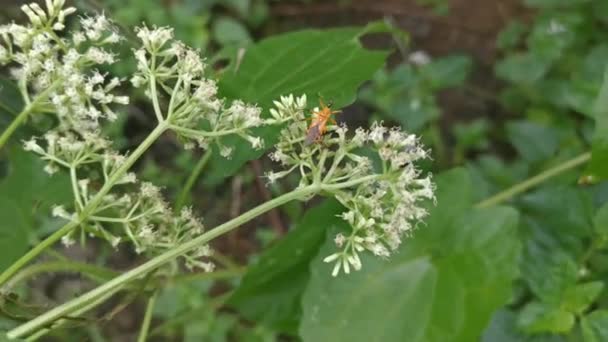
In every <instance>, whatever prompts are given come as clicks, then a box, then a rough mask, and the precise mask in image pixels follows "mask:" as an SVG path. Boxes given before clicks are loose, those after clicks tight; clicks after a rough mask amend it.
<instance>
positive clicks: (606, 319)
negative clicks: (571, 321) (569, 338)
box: [581, 310, 608, 342]
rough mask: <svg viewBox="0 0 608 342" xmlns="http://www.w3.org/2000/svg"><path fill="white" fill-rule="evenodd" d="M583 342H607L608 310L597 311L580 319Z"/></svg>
mask: <svg viewBox="0 0 608 342" xmlns="http://www.w3.org/2000/svg"><path fill="white" fill-rule="evenodd" d="M581 330H582V332H583V340H584V341H585V342H604V341H608V310H597V311H594V312H592V313H590V314H589V315H587V316H585V317H583V318H582V319H581Z"/></svg>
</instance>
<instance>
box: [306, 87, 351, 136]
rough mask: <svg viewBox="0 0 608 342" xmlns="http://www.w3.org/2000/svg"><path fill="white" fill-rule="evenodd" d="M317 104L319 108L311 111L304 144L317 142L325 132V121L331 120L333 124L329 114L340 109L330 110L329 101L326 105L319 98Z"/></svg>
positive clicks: (339, 111) (338, 111) (334, 122)
mask: <svg viewBox="0 0 608 342" xmlns="http://www.w3.org/2000/svg"><path fill="white" fill-rule="evenodd" d="M319 104H320V105H321V109H319V110H318V111H316V112H313V113H312V118H311V122H310V126H308V132H306V140H305V141H304V145H310V144H312V143H314V142H318V141H320V140H321V138H322V137H323V134H325V132H327V122H328V121H331V123H333V124H334V125H335V124H336V120H334V119H333V118H332V117H331V116H332V115H333V114H337V113H341V112H342V111H341V110H331V105H332V104H331V102H330V103H328V104H327V105H326V104H325V103H324V102H323V99H321V98H319Z"/></svg>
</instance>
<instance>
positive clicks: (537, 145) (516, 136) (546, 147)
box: [507, 121, 559, 162]
mask: <svg viewBox="0 0 608 342" xmlns="http://www.w3.org/2000/svg"><path fill="white" fill-rule="evenodd" d="M507 134H508V135H509V141H510V142H511V144H513V146H514V147H515V149H517V152H519V154H520V155H521V156H522V157H523V158H524V159H525V160H527V161H528V162H536V161H541V160H546V159H549V158H550V157H552V156H553V155H554V154H555V153H556V152H557V148H558V146H559V141H558V137H557V134H556V132H555V131H554V130H553V129H552V128H551V127H547V126H545V125H539V124H536V123H533V122H528V121H514V122H509V123H508V124H507Z"/></svg>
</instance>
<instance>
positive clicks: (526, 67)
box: [495, 53, 551, 85]
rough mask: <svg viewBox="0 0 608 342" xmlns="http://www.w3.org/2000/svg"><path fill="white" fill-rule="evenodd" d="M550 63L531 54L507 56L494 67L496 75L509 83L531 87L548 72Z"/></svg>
mask: <svg viewBox="0 0 608 342" xmlns="http://www.w3.org/2000/svg"><path fill="white" fill-rule="evenodd" d="M550 66H551V65H550V62H549V61H547V60H544V59H543V58H541V57H540V56H537V55H534V54H532V53H519V54H513V55H509V56H508V57H506V58H505V59H503V60H501V61H500V62H498V63H497V64H496V66H495V72H496V75H497V76H498V77H499V78H501V79H503V80H505V81H509V82H513V83H516V84H517V83H521V84H525V85H531V84H533V83H534V82H536V81H538V80H540V79H541V78H542V77H543V76H545V74H546V73H547V71H549V67H550Z"/></svg>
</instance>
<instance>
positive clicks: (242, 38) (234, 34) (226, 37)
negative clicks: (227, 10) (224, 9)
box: [213, 17, 251, 45]
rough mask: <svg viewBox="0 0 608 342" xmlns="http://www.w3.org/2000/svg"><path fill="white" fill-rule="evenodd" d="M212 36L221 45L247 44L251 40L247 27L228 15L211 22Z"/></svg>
mask: <svg viewBox="0 0 608 342" xmlns="http://www.w3.org/2000/svg"><path fill="white" fill-rule="evenodd" d="M213 36H214V38H215V40H216V41H217V42H218V43H220V44H222V45H232V44H239V45H247V44H248V43H249V42H250V41H251V36H250V35H249V32H248V31H247V28H246V27H245V26H243V24H241V23H240V22H239V21H236V20H234V19H232V18H230V17H219V18H218V19H216V20H215V21H214V22H213Z"/></svg>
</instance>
